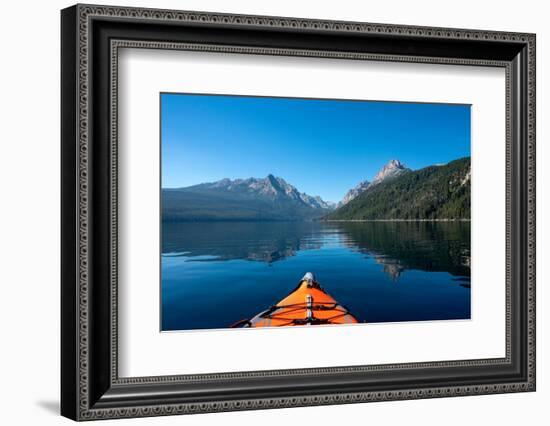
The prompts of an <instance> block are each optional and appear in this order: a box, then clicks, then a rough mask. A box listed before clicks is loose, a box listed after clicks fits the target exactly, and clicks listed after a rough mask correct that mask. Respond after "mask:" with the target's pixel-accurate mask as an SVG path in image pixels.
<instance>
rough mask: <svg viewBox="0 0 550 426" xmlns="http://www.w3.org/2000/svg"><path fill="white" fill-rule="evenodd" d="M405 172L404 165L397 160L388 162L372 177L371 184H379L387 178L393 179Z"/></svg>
mask: <svg viewBox="0 0 550 426" xmlns="http://www.w3.org/2000/svg"><path fill="white" fill-rule="evenodd" d="M404 170H406V168H405V165H404V164H403V163H402V162H401V161H399V160H390V161H388V162H387V163H386V164H385V165H384V167H382V168H381V169H380V171H379V172H378V173H377V174H376V176H374V179H373V181H372V183H374V184H375V183H380V182H382V181H383V180H384V179H387V178H389V177H395V176H397V175H399V174H401V173H402V172H403V171H404Z"/></svg>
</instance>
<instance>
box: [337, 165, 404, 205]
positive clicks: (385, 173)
mask: <svg viewBox="0 0 550 426" xmlns="http://www.w3.org/2000/svg"><path fill="white" fill-rule="evenodd" d="M406 170H408V169H407V168H406V167H405V165H404V164H403V163H402V162H401V161H399V160H390V161H388V162H387V163H386V164H385V165H384V166H383V167H382V168H381V169H380V171H379V172H378V173H377V174H376V176H374V179H373V181H372V182H369V181H368V180H364V181H362V182H359V183H358V184H357V185H356V186H355V188H352V189H350V190H349V191H348V192H347V193H346V195H344V198H342V201H340V203H339V204H338V206H339V207H340V206H343V205H344V204H347V203H349V202H350V201H351V200H353V199H354V198H357V197H358V196H359V195H361V194H362V193H363V192H365V191H366V190H367V189H369V188H370V187H372V186H374V185H377V184H379V183H380V182H382V181H384V180H385V179H388V178H393V177H396V176H398V175H400V174H401V173H403V172H404V171H406Z"/></svg>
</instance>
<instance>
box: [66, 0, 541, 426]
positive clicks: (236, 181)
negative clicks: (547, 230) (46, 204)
mask: <svg viewBox="0 0 550 426" xmlns="http://www.w3.org/2000/svg"><path fill="white" fill-rule="evenodd" d="M61 30H62V31H61V49H62V76H61V78H62V80H61V81H62V93H61V98H62V124H61V127H62V141H61V142H62V185H61V186H62V283H61V286H62V291H61V306H62V312H61V315H62V330H61V332H62V360H61V364H62V377H61V383H62V390H61V411H62V414H63V415H64V416H66V417H69V418H71V419H74V420H93V419H105V418H121V417H141V416H158V415H170V414H188V413H205V412H214V411H229V410H248V409H263V408H276V407H293V406H306V405H321V404H344V403H354V402H368V401H382V400H399V399H416V398H435V397H445V396H464V395H478V394H489V393H504V392H520V391H534V390H535V35H534V34H523V33H521V34H520V33H504V32H494V31H479V30H463V29H448V28H425V27H412V26H401V25H387V24H369V23H358V22H335V21H319V20H307V19H295V18H280V17H267V16H242V15H227V14H216V13H203V12H186V11H169V10H154V9H137V8H128V7H104V6H90V5H76V6H73V7H70V8H67V9H64V10H63V11H62V12H61Z"/></svg>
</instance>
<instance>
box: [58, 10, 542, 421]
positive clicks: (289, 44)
mask: <svg viewBox="0 0 550 426" xmlns="http://www.w3.org/2000/svg"><path fill="white" fill-rule="evenodd" d="M61 28H62V32H61V49H62V76H61V82H62V93H61V98H62V121H61V129H62V141H61V142H62V143H61V145H62V146H61V158H62V176H61V178H62V184H61V189H62V218H61V220H62V235H61V237H62V283H61V286H62V288H61V307H62V312H61V317H62V318H61V320H62V329H61V333H62V343H61V344H62V348H61V349H62V351H61V353H62V359H61V366H62V375H61V384H62V390H61V413H62V415H64V416H66V417H69V418H71V419H74V420H92V419H105V418H119V417H140V416H159V415H169V414H187V413H205V412H215V411H229V410H248V409H262V408H276V407H293V406H306V405H321V404H344V403H354V402H367V401H381V400H400V399H415V398H434V397H443V396H464V395H476V394H490V393H504V392H520V391H534V390H535V35H534V34H522V33H509V32H493V31H478V30H462V29H449V28H426V27H412V26H400V25H385V24H369V23H358V22H335V21H319V20H308V19H293V18H278V17H277V18H276V17H265V16H242V15H227V14H215V13H201V12H183V11H169V10H153V9H134V8H126V7H104V6H95V5H76V6H73V7H70V8H67V9H64V10H63V11H62V13H61ZM121 47H135V48H148V49H185V50H199V51H217V52H232V53H243V54H246V53H255V54H263V55H275V56H281V55H282V56H285V55H287V56H288V55H290V56H311V57H320V58H341V59H354V60H374V61H376V60H384V61H397V62H422V63H433V64H454V65H464V66H468V65H484V66H493V67H502V68H504V69H505V70H506V103H507V105H506V109H507V117H506V124H507V130H506V134H507V141H506V146H507V159H506V162H507V164H506V181H507V183H506V196H507V212H506V228H507V229H506V245H507V247H506V356H505V357H504V358H497V359H480V360H460V361H445V362H430V363H411V364H386V365H373V366H369V365H365V366H350V367H328V366H327V367H326V368H314V369H300V370H272V371H256V372H242V373H220V374H205V375H181V376H160V377H136V378H120V377H119V376H118V366H117V363H118V357H117V344H118V328H117V226H118V223H117V215H116V205H117V196H118V194H117V190H118V189H117V126H116V119H117V87H118V86H117V85H118V79H117V58H118V56H117V53H118V49H119V48H121ZM503 179H504V177H503Z"/></svg>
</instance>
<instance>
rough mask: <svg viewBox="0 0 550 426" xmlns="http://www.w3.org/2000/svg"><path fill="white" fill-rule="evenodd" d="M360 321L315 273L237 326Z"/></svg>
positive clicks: (354, 322)
mask: <svg viewBox="0 0 550 426" xmlns="http://www.w3.org/2000/svg"><path fill="white" fill-rule="evenodd" d="M358 322H359V321H358V320H357V318H355V316H353V315H352V314H351V313H350V312H349V310H348V309H347V308H346V307H345V306H343V305H341V304H340V303H338V302H337V301H336V300H335V299H334V298H333V297H332V296H331V295H329V294H328V293H327V292H326V291H325V290H324V289H323V288H322V287H321V286H320V285H319V284H318V283H317V282H315V281H314V279H313V275H312V274H306V276H305V277H304V278H303V279H302V280H301V281H300V283H299V284H298V286H297V287H296V288H295V289H294V290H293V291H292V292H291V293H290V294H289V295H288V296H286V297H285V298H284V299H282V300H281V301H279V302H278V303H277V304H275V305H273V306H271V307H270V308H269V309H266V310H265V311H263V312H261V313H259V314H258V315H256V316H255V317H253V318H252V319H250V320H245V321H241V322H239V323H238V324H236V325H235V326H236V327H284V326H303V325H329V324H356V323H358Z"/></svg>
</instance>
